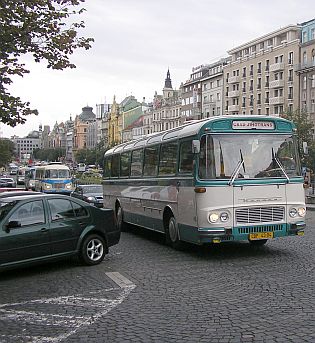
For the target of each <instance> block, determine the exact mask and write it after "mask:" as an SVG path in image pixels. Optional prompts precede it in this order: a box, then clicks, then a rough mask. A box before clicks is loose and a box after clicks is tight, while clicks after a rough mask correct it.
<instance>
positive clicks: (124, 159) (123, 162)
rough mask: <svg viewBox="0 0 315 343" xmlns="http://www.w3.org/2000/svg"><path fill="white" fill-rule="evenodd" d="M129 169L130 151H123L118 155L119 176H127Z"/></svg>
mask: <svg viewBox="0 0 315 343" xmlns="http://www.w3.org/2000/svg"><path fill="white" fill-rule="evenodd" d="M129 170H130V152H129V151H128V152H124V153H122V154H121V155H120V176H125V177H128V176H129Z"/></svg>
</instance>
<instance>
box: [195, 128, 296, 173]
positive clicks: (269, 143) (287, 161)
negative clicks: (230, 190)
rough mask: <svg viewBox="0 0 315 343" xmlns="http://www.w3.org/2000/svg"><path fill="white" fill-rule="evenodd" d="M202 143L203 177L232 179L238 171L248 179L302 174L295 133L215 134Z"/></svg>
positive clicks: (200, 161) (201, 166)
mask: <svg viewBox="0 0 315 343" xmlns="http://www.w3.org/2000/svg"><path fill="white" fill-rule="evenodd" d="M200 143H201V144H200V155H199V178H200V179H222V178H223V179H230V178H231V177H233V173H235V171H237V175H236V178H247V179H253V178H268V177H269V178H271V177H286V176H288V177H294V176H300V175H301V168H300V165H299V159H298V153H297V143H296V140H295V137H294V136H292V135H270V134H269V135H268V134H256V135H252V134H239V135H231V134H217V135H216V134H215V135H205V136H203V137H202V138H201V142H200ZM240 164H241V166H240Z"/></svg>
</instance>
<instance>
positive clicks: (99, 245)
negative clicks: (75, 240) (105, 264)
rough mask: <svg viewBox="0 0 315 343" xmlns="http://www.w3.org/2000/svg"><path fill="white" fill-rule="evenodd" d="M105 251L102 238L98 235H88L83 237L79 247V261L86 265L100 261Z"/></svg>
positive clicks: (92, 264)
mask: <svg viewBox="0 0 315 343" xmlns="http://www.w3.org/2000/svg"><path fill="white" fill-rule="evenodd" d="M106 252H107V247H106V243H105V241H104V239H103V238H102V237H101V236H99V235H96V234H94V235H89V236H87V237H85V238H84V240H83V242H82V244H81V249H80V256H79V257H80V261H81V262H82V263H83V264H85V265H88V266H94V265H97V264H99V263H101V262H102V261H103V260H104V257H105V255H106Z"/></svg>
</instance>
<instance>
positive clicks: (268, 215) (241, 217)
mask: <svg viewBox="0 0 315 343" xmlns="http://www.w3.org/2000/svg"><path fill="white" fill-rule="evenodd" d="M235 215H236V223H237V224H244V223H246V224H251V223H267V222H280V221H281V220H284V207H280V206H275V207H250V208H240V209H237V210H236V211H235Z"/></svg>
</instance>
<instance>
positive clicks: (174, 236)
mask: <svg viewBox="0 0 315 343" xmlns="http://www.w3.org/2000/svg"><path fill="white" fill-rule="evenodd" d="M165 235H166V243H167V244H168V245H170V246H171V247H173V248H174V249H176V250H182V249H183V247H184V243H183V242H182V241H181V240H180V237H179V232H178V225H177V222H176V219H175V217H174V216H173V215H172V216H170V217H169V218H168V221H167V224H166V228H165Z"/></svg>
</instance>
